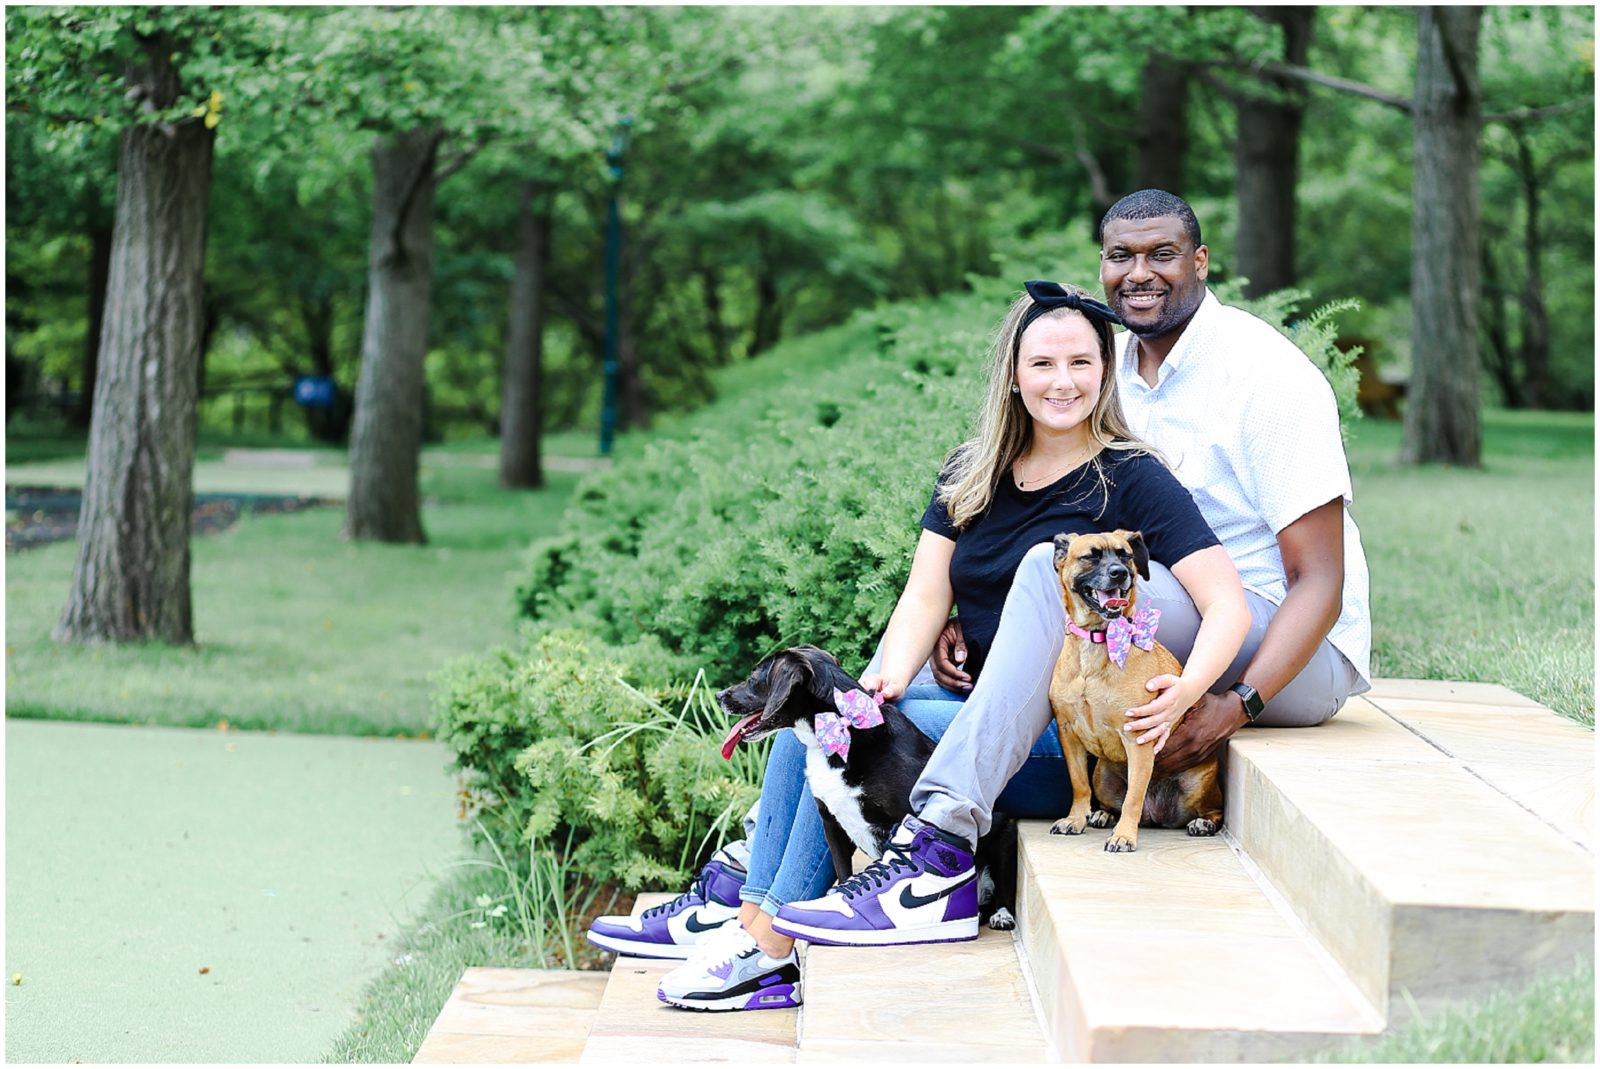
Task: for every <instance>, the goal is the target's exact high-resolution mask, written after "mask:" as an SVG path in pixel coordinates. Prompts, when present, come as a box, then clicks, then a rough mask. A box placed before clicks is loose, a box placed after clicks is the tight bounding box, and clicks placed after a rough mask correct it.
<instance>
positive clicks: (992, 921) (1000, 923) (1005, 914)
mask: <svg viewBox="0 0 1600 1069" xmlns="http://www.w3.org/2000/svg"><path fill="white" fill-rule="evenodd" d="M1016 926H1017V918H1015V917H1013V916H1012V915H1011V911H1010V910H1009V909H1007V908H1006V907H1004V906H1001V907H1000V908H999V909H997V910H995V911H994V915H993V916H992V917H990V918H989V927H990V928H993V929H994V930H995V931H997V932H1009V931H1010V930H1011V929H1013V928H1015V927H1016Z"/></svg>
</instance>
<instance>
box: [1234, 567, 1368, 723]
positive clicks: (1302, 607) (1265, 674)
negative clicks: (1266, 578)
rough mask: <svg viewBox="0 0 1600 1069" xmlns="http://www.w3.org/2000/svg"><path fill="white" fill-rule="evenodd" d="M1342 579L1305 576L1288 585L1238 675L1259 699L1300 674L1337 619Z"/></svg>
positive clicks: (1267, 697)
mask: <svg viewBox="0 0 1600 1069" xmlns="http://www.w3.org/2000/svg"><path fill="white" fill-rule="evenodd" d="M1342 580H1343V577H1342V576H1338V577H1331V576H1317V577H1315V578H1310V577H1308V578H1305V579H1302V580H1301V581H1300V582H1298V583H1295V584H1294V585H1293V586H1291V587H1290V588H1289V593H1288V594H1287V595H1286V596H1285V597H1284V599H1283V604H1282V605H1280V606H1278V611H1277V612H1276V613H1274V614H1273V617H1272V622H1271V623H1269V624H1268V625H1267V631H1266V634H1264V635H1262V636H1261V645H1260V646H1259V647H1257V649H1256V655H1255V656H1254V657H1252V658H1251V659H1250V663H1249V665H1247V666H1246V667H1245V670H1244V674H1243V676H1242V677H1241V678H1242V680H1243V682H1246V683H1248V684H1250V685H1251V686H1252V687H1254V688H1255V689H1256V690H1257V692H1259V693H1260V695H1261V700H1262V701H1271V700H1272V699H1273V698H1274V697H1276V696H1277V694H1278V692H1279V691H1280V690H1282V689H1283V688H1284V687H1287V686H1288V685H1289V683H1290V682H1291V681H1292V680H1293V679H1294V677H1295V676H1297V675H1299V674H1300V671H1301V669H1303V668H1305V666H1306V665H1307V664H1309V663H1310V662H1311V658H1312V656H1313V655H1314V654H1315V653H1316V652H1317V647H1319V646H1321V645H1322V640H1323V639H1325V638H1327V637H1328V632H1329V631H1330V630H1332V629H1333V625H1334V624H1335V623H1337V622H1338V620H1339V605H1340V596H1341V594H1342V593H1343V582H1342Z"/></svg>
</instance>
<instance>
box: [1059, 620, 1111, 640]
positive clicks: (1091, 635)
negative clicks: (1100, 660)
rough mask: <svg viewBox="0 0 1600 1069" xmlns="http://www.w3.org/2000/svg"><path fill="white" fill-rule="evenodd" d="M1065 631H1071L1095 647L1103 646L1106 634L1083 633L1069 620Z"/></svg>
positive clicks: (1097, 632)
mask: <svg viewBox="0 0 1600 1069" xmlns="http://www.w3.org/2000/svg"><path fill="white" fill-rule="evenodd" d="M1067 630H1068V631H1071V632H1072V633H1073V634H1074V635H1077V636H1078V637H1079V638H1086V639H1088V640H1089V641H1090V642H1093V643H1095V644H1096V645H1105V641H1106V633H1105V632H1104V631H1085V630H1084V629H1083V628H1081V627H1079V626H1078V625H1077V624H1075V623H1073V622H1072V621H1071V620H1068V621H1067Z"/></svg>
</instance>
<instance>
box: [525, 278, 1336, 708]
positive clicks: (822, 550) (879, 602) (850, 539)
mask: <svg viewBox="0 0 1600 1069" xmlns="http://www.w3.org/2000/svg"><path fill="white" fill-rule="evenodd" d="M981 289H982V290H983V291H984V292H982V293H977V294H969V295H962V296H949V297H944V298H940V299H938V300H935V301H927V302H922V303H918V304H900V305H890V306H886V307H884V308H882V309H879V310H877V311H875V312H872V313H862V314H860V315H858V316H856V317H855V318H854V319H853V320H852V321H851V322H850V323H849V324H848V325H846V326H844V327H841V328H837V329H835V330H832V331H827V332H823V333H821V334H817V335H814V336H811V337H808V338H806V339H803V340H802V341H800V342H797V343H796V344H794V345H792V346H787V347H785V348H784V350H783V351H782V353H781V355H780V354H774V356H773V357H772V358H771V359H772V361H773V362H774V363H775V364H777V363H779V362H780V361H781V362H782V363H785V364H786V363H787V362H788V361H789V360H790V359H793V360H795V361H797V362H799V363H800V364H802V365H804V366H807V367H810V368H813V369H814V370H813V371H812V373H811V374H809V375H806V376H804V377H799V376H795V377H790V378H786V379H780V380H777V381H769V382H765V383H763V384H762V385H763V386H765V387H766V388H765V389H762V390H761V391H760V392H755V391H748V392H742V393H739V394H734V395H728V396H724V397H723V398H722V399H721V400H720V401H719V402H717V403H716V404H713V405H711V406H709V407H708V408H706V409H705V410H703V411H702V412H700V413H697V414H695V415H693V416H690V417H687V418H686V419H685V420H684V421H683V422H682V424H680V425H679V426H678V427H677V428H675V433H674V434H673V435H671V436H670V437H667V438H666V439H664V440H663V439H656V440H653V441H651V442H650V443H649V444H647V445H646V446H645V448H644V449H643V450H642V452H641V453H640V454H638V455H636V456H633V457H630V458H628V459H627V460H626V461H624V462H622V463H619V464H618V465H617V466H616V467H615V468H614V469H612V470H611V471H609V472H605V473H602V474H598V475H595V476H591V477H590V478H588V479H587V480H586V481H585V482H584V483H583V484H582V485H581V486H580V488H579V489H578V491H577V492H576V493H575V495H574V497H573V501H572V504H571V505H570V506H569V508H568V511H567V513H566V515H565V516H564V517H563V520H562V530H561V531H560V533H558V534H556V535H554V536H552V537H550V538H547V539H544V540H541V541H540V542H537V543H535V545H534V546H533V548H532V550H531V551H530V555H529V563H528V569H527V572H526V575H525V577H524V579H523V581H522V582H521V583H520V584H519V585H518V587H517V592H516V597H517V601H518V605H519V607H520V609H521V612H522V614H523V615H524V616H526V617H528V618H529V619H531V620H533V621H535V622H537V623H538V624H539V626H540V627H542V628H558V627H566V626H575V627H583V628H587V629H591V630H592V631H593V632H594V633H595V634H596V635H597V636H598V637H599V638H600V639H602V640H603V641H605V642H607V643H611V644H613V645H626V644H629V643H633V642H637V641H639V640H641V639H645V638H652V639H655V640H657V641H659V642H660V643H661V644H662V645H663V646H664V647H665V648H666V649H668V650H670V651H671V652H672V653H673V654H674V655H677V656H681V657H683V658H685V659H687V660H689V661H691V662H693V663H697V664H700V665H703V666H704V668H705V670H706V672H707V673H708V674H709V675H710V676H711V677H712V678H713V679H717V680H732V679H737V678H740V677H741V676H742V675H743V674H744V672H746V671H748V669H749V667H750V665H752V664H754V663H755V662H756V661H757V660H758V659H759V658H761V657H762V656H764V655H765V654H767V653H769V652H771V651H772V650H774V649H777V648H781V647H783V646H788V645H793V644H795V643H798V642H812V643H815V644H817V645H819V646H822V647H824V648H826V649H829V650H832V651H833V652H834V653H835V654H836V655H838V656H839V657H840V658H841V660H843V661H844V663H845V665H846V667H847V668H848V667H850V666H851V665H852V662H854V663H855V664H856V665H860V664H862V663H864V662H865V660H866V659H867V658H868V657H869V656H870V654H871V652H872V648H873V643H874V642H875V641H876V638H877V636H878V635H879V634H880V633H881V631H882V629H883V627H884V625H885V624H886V622H887V621H888V618H889V614H890V613H891V612H892V610H893V608H894V604H895V601H896V599H897V598H898V597H899V595H900V591H901V589H902V588H903V586H904V584H905V579H906V575H907V574H908V572H909V569H910V564H911V556H912V553H913V551H914V549H915V544H916V538H917V524H916V519H917V517H918V516H919V515H920V514H921V512H922V509H923V508H924V506H925V505H926V504H927V501H928V495H929V494H930V493H931V492H932V488H933V484H934V479H935V477H936V475H937V474H938V471H939V468H940V465H941V463H942V461H943V458H944V457H945V455H946V454H947V453H948V452H949V450H950V449H951V448H953V447H954V446H955V445H956V444H957V443H959V442H960V441H961V440H962V439H963V438H964V437H965V436H966V434H967V433H968V431H967V427H968V426H969V423H970V421H971V420H972V419H973V418H974V416H975V407H974V402H973V398H975V397H976V396H978V395H979V393H980V392H981V387H982V374H983V365H984V360H985V355H986V350H987V346H988V340H989V335H990V331H992V330H993V329H994V326H995V324H996V322H997V321H998V319H999V316H1000V314H1001V313H1002V312H1003V310H1004V308H1005V306H1006V301H1007V299H1008V298H1009V293H1008V292H1007V290H1008V289H1009V287H1006V286H1002V285H1001V284H1000V283H998V282H993V283H985V284H983V285H982V286H981ZM1303 300H1304V295H1303V294H1297V293H1286V294H1275V295H1270V296H1268V297H1267V298H1264V299H1263V300H1261V301H1257V302H1253V309H1254V310H1255V311H1256V312H1257V313H1258V314H1261V315H1262V316H1263V318H1266V319H1267V320H1268V321H1269V322H1272V323H1274V325H1279V326H1280V327H1281V324H1282V318H1283V317H1284V316H1285V315H1287V314H1290V313H1292V312H1293V310H1294V309H1295V308H1297V307H1298V306H1299V304H1300V303H1301V302H1302V301H1303ZM1335 311H1337V309H1323V310H1321V311H1319V312H1318V313H1315V314H1313V315H1312V316H1310V317H1308V318H1307V319H1306V320H1304V321H1303V322H1302V323H1300V324H1298V325H1297V326H1296V327H1295V328H1293V329H1291V330H1289V331H1288V333H1290V334H1291V336H1293V337H1294V338H1295V340H1296V341H1297V342H1300V343H1302V344H1306V345H1308V346H1310V347H1311V349H1312V357H1313V360H1314V362H1316V363H1317V365H1318V366H1319V367H1322V368H1324V369H1330V370H1332V372H1333V375H1332V376H1330V377H1331V380H1332V382H1333V385H1334V389H1335V393H1336V394H1337V395H1338V396H1339V398H1340V403H1341V410H1342V411H1344V412H1346V413H1354V412H1355V408H1354V396H1353V395H1354V389H1355V383H1354V378H1353V375H1352V374H1351V373H1350V372H1349V371H1348V369H1347V368H1346V367H1345V366H1344V361H1345V360H1346V359H1347V357H1345V356H1341V355H1340V354H1338V353H1337V352H1336V351H1335V350H1334V348H1333V345H1332V336H1333V329H1332V326H1331V321H1330V317H1331V316H1332V314H1333V312H1335ZM824 354H825V355H826V356H828V357H829V359H828V361H827V363H826V365H825V366H819V363H820V362H819V361H818V357H819V356H821V355H824Z"/></svg>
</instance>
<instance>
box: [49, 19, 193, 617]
mask: <svg viewBox="0 0 1600 1069" xmlns="http://www.w3.org/2000/svg"><path fill="white" fill-rule="evenodd" d="M141 44H142V46H143V48H144V53H145V62H144V63H143V64H141V65H137V66H135V67H134V68H133V70H132V71H131V72H130V76H129V81H130V82H131V83H132V84H133V86H134V87H135V88H136V89H139V90H142V94H143V96H144V99H145V100H146V101H148V102H149V103H150V104H151V105H152V106H154V107H158V108H160V107H167V106H170V105H171V104H172V102H173V101H174V99H175V98H176V96H177V78H176V74H175V72H174V71H173V69H172V66H171V63H170V61H169V60H168V58H167V57H168V56H169V55H170V53H171V51H172V47H173V46H172V43H171V42H170V41H169V40H167V39H166V38H165V36H164V35H163V36H157V37H155V38H151V39H147V40H144V41H142V42H141ZM213 140H214V138H213V134H212V132H211V131H210V130H208V129H206V127H205V126H204V124H202V123H201V122H200V121H199V120H197V119H186V120H183V121H181V122H178V123H175V124H172V125H170V126H157V125H137V126H130V127H129V128H128V129H127V130H125V131H124V132H123V134H122V139H121V146H120V150H119V156H118V161H117V215H116V224H115V228H114V231H113V237H112V250H111V265H110V272H109V276H108V281H107V286H106V308H105V323H104V327H103V334H102V341H101V346H100V361H99V364H100V367H99V374H98V377H97V381H96V383H95V391H94V414H93V418H92V420H91V424H90V432H89V467H88V476H87V479H86V481H85V483H84V488H83V505H82V509H81V511H80V513H79V518H78V553H77V560H76V563H75V565H74V567H73V575H72V592H71V594H70V595H69V597H68V599H67V604H66V608H65V609H64V610H63V612H62V614H61V620H60V622H59V623H58V624H57V625H56V629H55V637H56V638H57V640H59V641H69V642H105V641H111V642H128V641H140V640H150V639H154V640H158V641H161V642H169V643H174V644H189V643H192V642H193V641H194V627H193V621H192V610H191V603H190V596H189V536H190V522H191V520H190V517H191V514H192V513H193V511H194V449H195V428H196V394H197V380H198V375H197V371H198V365H199V360H200V335H201V331H202V328H203V323H202V320H203V318H204V310H203V309H204V279H205V250H206V209H207V202H208V200H209V198H210V188H211V155H212V142H213Z"/></svg>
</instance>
